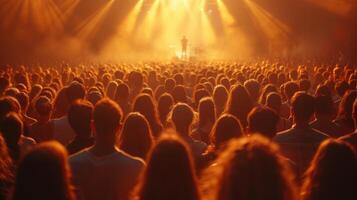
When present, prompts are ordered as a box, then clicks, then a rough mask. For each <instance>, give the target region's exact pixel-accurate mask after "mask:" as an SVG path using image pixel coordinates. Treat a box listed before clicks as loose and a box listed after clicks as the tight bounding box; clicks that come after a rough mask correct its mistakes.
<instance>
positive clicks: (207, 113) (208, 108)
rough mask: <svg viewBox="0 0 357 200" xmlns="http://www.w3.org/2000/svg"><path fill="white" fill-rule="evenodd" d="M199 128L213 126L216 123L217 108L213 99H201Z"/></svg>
mask: <svg viewBox="0 0 357 200" xmlns="http://www.w3.org/2000/svg"><path fill="white" fill-rule="evenodd" d="M198 118H199V121H198V126H199V127H203V126H204V125H206V124H208V123H209V124H213V123H214V122H215V121H216V107H215V105H214V102H213V99H212V98H211V97H205V98H203V99H201V101H200V103H199V104H198Z"/></svg>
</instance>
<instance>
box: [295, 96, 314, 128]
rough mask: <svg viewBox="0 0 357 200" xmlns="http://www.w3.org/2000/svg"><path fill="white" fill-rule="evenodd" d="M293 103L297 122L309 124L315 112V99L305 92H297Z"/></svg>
mask: <svg viewBox="0 0 357 200" xmlns="http://www.w3.org/2000/svg"><path fill="white" fill-rule="evenodd" d="M291 101H292V103H291V104H292V114H293V116H294V119H295V120H296V122H297V121H298V122H308V121H309V119H310V118H311V116H312V115H313V113H314V111H315V99H314V97H312V96H311V95H309V94H307V93H305V92H296V93H295V95H294V96H293V97H292V100H291Z"/></svg>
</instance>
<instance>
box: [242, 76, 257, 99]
mask: <svg viewBox="0 0 357 200" xmlns="http://www.w3.org/2000/svg"><path fill="white" fill-rule="evenodd" d="M244 87H245V88H246V89H247V91H248V93H249V95H250V97H251V98H252V100H253V102H254V104H257V103H258V100H259V96H260V83H259V82H258V81H257V80H255V79H250V80H247V81H245V82H244Z"/></svg>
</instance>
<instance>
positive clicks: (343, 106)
mask: <svg viewBox="0 0 357 200" xmlns="http://www.w3.org/2000/svg"><path fill="white" fill-rule="evenodd" d="M356 98H357V90H349V91H347V92H346V93H345V95H344V96H343V97H342V99H341V102H340V105H339V110H338V116H339V117H341V118H347V119H350V118H351V117H352V107H353V103H354V102H355V99H356Z"/></svg>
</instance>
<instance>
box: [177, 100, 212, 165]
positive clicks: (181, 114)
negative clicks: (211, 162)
mask: <svg viewBox="0 0 357 200" xmlns="http://www.w3.org/2000/svg"><path fill="white" fill-rule="evenodd" d="M171 121H172V123H173V125H174V128H175V130H176V132H177V134H178V135H179V136H180V137H181V138H182V139H183V140H185V141H186V142H187V143H188V145H189V147H190V148H191V150H192V152H193V156H194V157H195V158H196V157H198V156H200V155H201V154H202V153H203V152H204V151H205V150H206V148H207V144H205V143H204V142H202V141H199V140H195V139H193V138H192V137H191V136H190V135H191V126H192V123H193V121H194V112H193V109H192V108H191V107H190V106H189V105H187V104H185V103H177V104H176V105H175V106H174V107H173V109H172V112H171Z"/></svg>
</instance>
